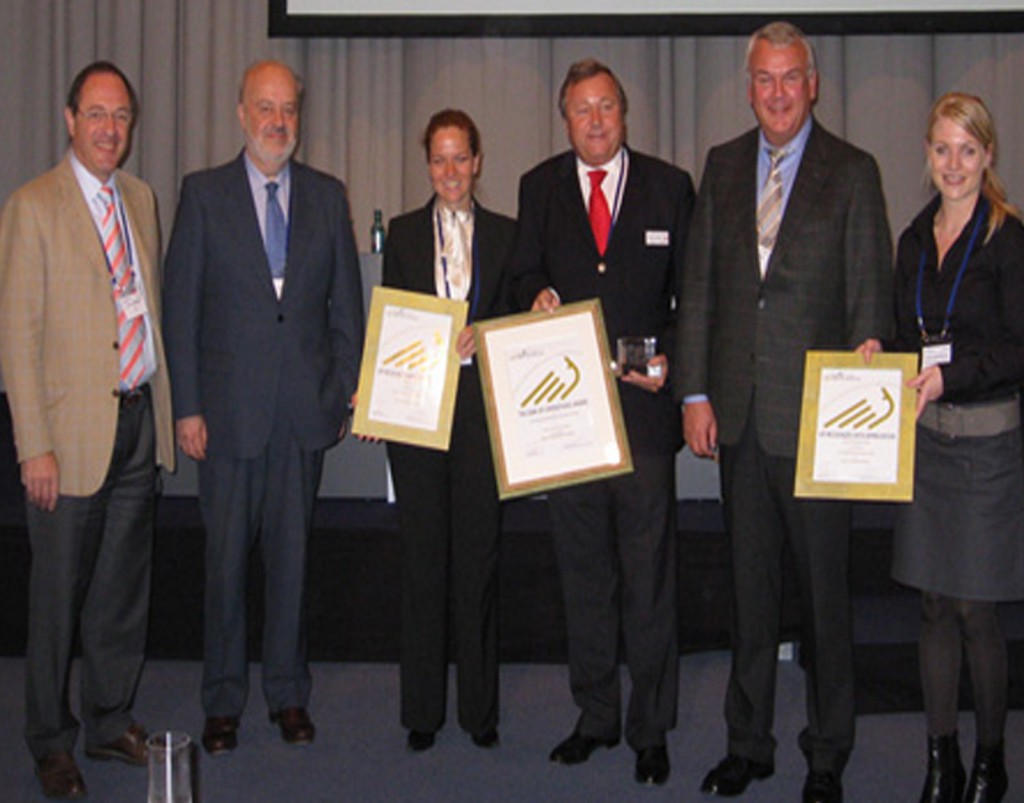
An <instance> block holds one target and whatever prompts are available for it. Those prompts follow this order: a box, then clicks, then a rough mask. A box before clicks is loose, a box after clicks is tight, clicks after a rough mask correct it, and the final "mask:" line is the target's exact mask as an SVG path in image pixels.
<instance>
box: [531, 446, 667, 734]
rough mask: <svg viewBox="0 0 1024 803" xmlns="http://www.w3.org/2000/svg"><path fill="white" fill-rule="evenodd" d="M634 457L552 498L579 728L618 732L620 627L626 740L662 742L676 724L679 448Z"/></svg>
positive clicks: (620, 721) (552, 516)
mask: <svg viewBox="0 0 1024 803" xmlns="http://www.w3.org/2000/svg"><path fill="white" fill-rule="evenodd" d="M633 465H634V471H633V473H632V474H627V475H625V476H622V477H614V478H612V479H608V480H600V481H596V482H590V483H586V484H584V485H577V486H574V487H571V488H565V489H562V490H559V491H555V492H553V493H551V495H550V497H549V506H550V510H551V520H552V527H553V534H554V542H555V551H556V555H557V558H558V568H559V574H560V576H561V582H562V593H563V595H564V598H565V619H566V628H567V635H568V642H569V685H570V688H571V689H572V696H573V700H574V701H575V703H576V705H577V706H578V707H579V709H580V718H579V722H578V723H577V728H578V729H579V731H580V732H581V733H583V734H584V735H587V736H592V737H597V738H604V739H612V738H614V739H618V738H619V735H620V732H621V730H622V715H621V702H620V697H621V693H620V689H619V637H620V633H621V636H622V639H623V643H624V645H625V651H626V655H625V658H626V664H627V666H628V667H629V673H630V677H631V679H632V684H633V687H632V693H631V695H630V700H629V707H628V710H627V713H626V740H627V742H628V743H629V745H630V746H631V747H632V748H633V749H634V750H642V749H644V748H646V747H652V746H656V745H662V744H664V743H665V732H666V731H668V730H670V729H671V728H673V727H674V726H675V723H676V704H677V700H678V685H679V684H678V678H679V646H678V640H679V636H678V629H677V628H678V626H677V614H676V609H677V599H676V577H677V574H676V503H675V455H673V454H667V455H660V454H659V455H646V454H639V455H634V456H633Z"/></svg>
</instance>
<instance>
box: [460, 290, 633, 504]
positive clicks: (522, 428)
mask: <svg viewBox="0 0 1024 803" xmlns="http://www.w3.org/2000/svg"><path fill="white" fill-rule="evenodd" d="M473 331H474V337H475V339H476V353H477V358H478V360H479V363H480V381H481V383H482V385H483V394H484V406H485V408H486V412H487V427H488V431H489V434H490V439H491V451H492V454H493V458H494V470H495V475H496V478H497V482H498V495H499V496H500V497H501V498H502V499H510V498H514V497H518V496H527V495H530V494H536V493H542V492H545V491H550V490H554V489H556V488H563V487H566V486H569V485H575V484H578V483H583V482H590V481H592V480H596V479H603V478H606V477H613V476H617V475H620V474H627V473H629V472H631V471H632V470H633V457H632V454H631V452H630V449H629V440H628V438H627V435H626V427H625V424H624V419H623V416H622V406H621V403H620V401H619V392H618V387H617V385H616V379H615V377H614V375H613V374H612V370H611V356H610V353H609V348H608V338H607V336H606V334H605V327H604V316H603V314H602V312H601V304H600V301H599V300H597V299H592V300H589V301H581V302H577V303H573V304H566V305H564V306H562V307H559V308H558V309H557V310H556V311H555V312H553V313H548V312H528V313H523V314H520V315H512V316H508V317H505V318H496V319H491V320H487V321H481V322H479V323H477V324H475V325H474V327H473Z"/></svg>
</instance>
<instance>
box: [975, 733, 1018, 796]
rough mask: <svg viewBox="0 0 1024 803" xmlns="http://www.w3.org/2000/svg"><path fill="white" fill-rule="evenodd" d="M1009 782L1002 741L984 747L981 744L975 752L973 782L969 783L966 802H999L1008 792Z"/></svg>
mask: <svg viewBox="0 0 1024 803" xmlns="http://www.w3.org/2000/svg"><path fill="white" fill-rule="evenodd" d="M1008 784H1009V781H1008V780H1007V778H1006V762H1005V761H1004V760H1003V745H1002V742H1000V743H999V744H998V745H997V746H995V747H982V746H981V745H980V744H979V745H978V748H977V751H976V752H975V754H974V769H972V770H971V782H970V783H969V784H968V785H967V795H966V796H965V797H964V803H999V801H1000V800H1002V799H1003V796H1004V795H1005V794H1006V787H1007V786H1008Z"/></svg>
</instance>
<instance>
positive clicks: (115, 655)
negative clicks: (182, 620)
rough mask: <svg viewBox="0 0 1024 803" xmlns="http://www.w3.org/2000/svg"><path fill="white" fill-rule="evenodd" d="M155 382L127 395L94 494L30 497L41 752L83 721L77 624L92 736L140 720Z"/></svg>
mask: <svg viewBox="0 0 1024 803" xmlns="http://www.w3.org/2000/svg"><path fill="white" fill-rule="evenodd" d="M154 450H155V440H154V430H153V413H152V407H151V404H150V398H149V393H148V390H147V391H146V392H145V393H144V394H143V395H141V396H139V397H138V398H137V399H136V400H135V401H133V402H132V403H130V404H123V405H122V408H121V411H120V413H119V416H118V422H117V435H116V436H115V440H114V449H113V453H112V454H111V458H110V468H109V469H108V471H107V476H106V478H105V479H104V481H103V485H102V486H101V487H100V489H99V490H98V491H97V492H96V493H95V494H93V495H92V496H65V495H63V494H62V495H61V496H59V497H58V499H57V507H56V509H55V510H53V511H52V512H46V511H43V510H40V509H39V508H37V507H35V506H34V505H31V504H29V505H28V506H27V508H28V509H27V521H28V534H29V541H30V542H31V545H32V568H31V574H30V577H29V613H28V644H27V646H26V650H25V691H26V705H25V711H26V724H25V739H26V741H27V743H28V747H29V750H30V751H31V752H32V755H33V756H34V757H35V759H36V760H37V761H38V760H39V759H41V758H42V757H43V756H45V755H47V754H49V753H53V752H56V751H59V750H68V751H71V750H73V749H74V745H75V741H76V739H77V737H78V730H79V723H78V721H77V720H76V719H75V717H74V715H73V714H72V713H71V708H70V706H69V703H68V674H69V671H70V665H71V658H72V647H73V644H74V637H75V632H76V630H77V631H78V632H79V634H80V636H81V642H82V663H81V709H80V716H81V718H82V723H83V724H84V725H85V739H86V744H87V745H88V746H95V745H99V744H104V743H105V742H108V741H112V740H113V739H116V738H117V737H118V736H119V735H120V734H121V733H123V732H124V731H125V730H126V729H127V728H128V726H129V725H131V724H132V715H131V708H132V704H133V702H134V700H135V690H136V687H137V686H138V682H139V676H140V674H141V672H142V663H143V657H144V653H145V649H146V628H147V623H148V617H149V587H150V576H151V570H150V567H151V559H152V554H153V526H154V519H153V505H154V501H153V500H154V493H155V490H156V465H155V462H154V461H155V451H154Z"/></svg>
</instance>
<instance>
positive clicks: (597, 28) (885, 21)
mask: <svg viewBox="0 0 1024 803" xmlns="http://www.w3.org/2000/svg"><path fill="white" fill-rule="evenodd" d="M269 3H270V34H271V36H638V35H646V36H657V35H681V36H682V35H740V34H745V33H749V32H750V31H751V30H753V29H754V28H756V27H757V26H758V25H760V24H762V23H764V22H767V21H769V20H772V19H778V18H781V17H784V18H786V19H789V20H791V21H793V22H795V23H797V24H798V25H800V26H801V27H802V28H803V29H804V30H806V31H807V32H808V33H816V34H837V35H842V34H857V33H981V32H1011V31H1022V30H1024V0H888V1H887V0H775V1H774V2H770V3H766V2H764V0H632V2H626V3H624V2H622V0H499V2H494V1H493V0H492V1H491V2H487V0H269Z"/></svg>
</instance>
